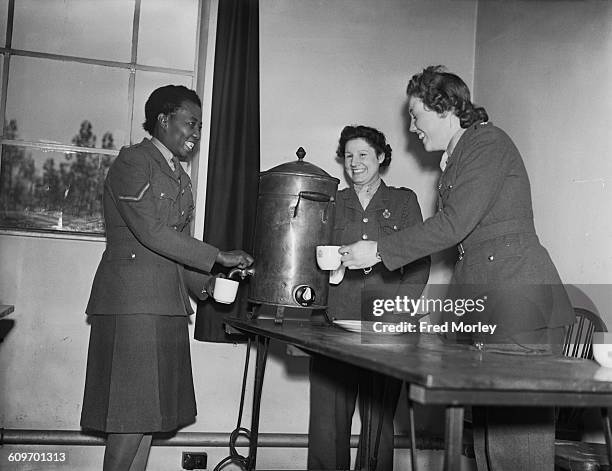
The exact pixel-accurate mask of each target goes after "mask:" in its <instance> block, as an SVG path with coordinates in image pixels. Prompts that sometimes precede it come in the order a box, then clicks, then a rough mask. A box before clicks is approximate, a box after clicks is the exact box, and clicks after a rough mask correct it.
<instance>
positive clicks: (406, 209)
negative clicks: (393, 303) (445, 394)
mask: <svg viewBox="0 0 612 471" xmlns="http://www.w3.org/2000/svg"><path fill="white" fill-rule="evenodd" d="M422 222H423V217H422V215H421V209H420V206H419V203H418V201H417V197H416V195H415V193H414V192H413V191H412V190H409V189H407V188H393V187H388V186H387V185H386V184H385V183H384V182H383V181H381V183H380V186H379V188H378V190H377V191H376V193H375V194H374V196H373V197H372V200H371V201H370V203H369V204H368V206H367V208H366V209H365V210H364V209H363V208H362V206H361V203H360V202H359V199H358V197H357V194H356V193H355V190H354V189H352V188H347V189H344V190H341V191H339V192H338V194H337V198H336V217H335V224H334V244H337V245H343V244H348V243H350V242H354V241H355V240H356V239H362V240H368V239H370V240H377V239H379V238H380V237H382V236H384V235H387V234H392V233H395V232H397V231H400V230H402V229H404V228H406V227H409V226H412V225H414V224H420V223H422ZM429 266H430V260H429V257H424V258H423V259H421V260H418V261H416V262H414V263H412V264H409V265H406V266H404V267H398V269H396V270H394V271H390V270H387V269H386V268H385V267H384V266H382V264H378V265H377V266H375V267H374V268H373V269H372V271H370V272H368V273H367V274H366V273H365V272H364V270H346V272H345V274H344V279H343V280H342V282H341V283H340V284H338V285H331V286H330V291H329V296H328V314H329V316H330V317H332V318H336V319H361V292H362V290H364V289H367V288H376V287H380V286H383V285H384V287H385V292H386V293H396V294H402V295H407V296H411V297H415V298H418V297H419V296H420V295H421V292H422V291H423V288H424V287H425V284H426V283H427V279H428V277H429ZM366 271H367V270H366ZM387 290H388V291H387ZM401 384H402V383H401V381H399V380H397V379H394V378H390V377H388V376H386V375H381V374H377V373H375V372H370V371H368V370H364V369H361V368H358V367H355V366H352V365H349V364H347V363H343V362H340V361H337V360H335V359H332V358H328V357H322V356H316V355H315V356H313V357H312V359H311V367H310V426H309V434H310V436H309V448H308V469H351V466H350V445H349V440H350V434H351V424H352V417H353V413H354V411H355V404H356V399H357V394H358V392H359V397H360V399H359V403H360V407H359V409H360V411H361V417H362V423H364V415H363V411H364V410H367V409H368V407H367V405H369V406H370V407H371V412H372V414H371V418H370V420H371V421H372V423H371V427H370V433H367V431H366V430H364V429H365V428H367V427H363V428H362V431H361V435H360V440H359V443H360V445H359V453H365V450H366V448H370V449H372V446H373V442H374V440H375V434H376V431H377V429H378V419H379V417H381V416H382V430H381V439H380V448H379V453H378V465H377V470H385V469H389V470H390V469H392V468H393V434H394V433H393V417H394V415H395V409H396V407H397V400H398V397H399V394H400V391H401ZM366 465H367V463H365V462H362V461H361V458H360V456H359V454H358V458H357V467H359V466H366Z"/></svg>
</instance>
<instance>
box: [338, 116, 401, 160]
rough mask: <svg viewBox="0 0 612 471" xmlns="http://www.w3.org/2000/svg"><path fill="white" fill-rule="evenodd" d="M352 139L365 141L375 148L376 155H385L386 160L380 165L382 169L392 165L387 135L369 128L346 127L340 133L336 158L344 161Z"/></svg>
mask: <svg viewBox="0 0 612 471" xmlns="http://www.w3.org/2000/svg"><path fill="white" fill-rule="evenodd" d="M352 139H363V140H365V141H366V142H367V143H368V144H369V145H371V146H372V147H373V148H374V151H376V155H377V156H378V155H380V154H384V156H385V158H384V159H383V161H382V162H381V163H380V166H381V167H386V166H387V165H389V164H390V163H391V152H392V149H391V146H390V145H389V144H387V139H386V138H385V135H384V134H383V133H382V132H380V131H379V130H378V129H374V128H371V127H369V126H345V127H344V129H343V130H342V132H341V133H340V140H339V141H338V149H337V150H336V156H338V158H339V159H341V160H344V148H345V147H346V143H347V142H348V141H350V140H352Z"/></svg>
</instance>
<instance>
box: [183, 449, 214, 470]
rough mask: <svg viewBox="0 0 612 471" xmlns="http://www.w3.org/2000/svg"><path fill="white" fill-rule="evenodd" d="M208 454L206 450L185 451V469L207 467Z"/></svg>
mask: <svg viewBox="0 0 612 471" xmlns="http://www.w3.org/2000/svg"><path fill="white" fill-rule="evenodd" d="M207 460H208V455H207V454H206V452H204V451H199V452H194V451H184V452H183V460H182V465H183V469H206V461H207Z"/></svg>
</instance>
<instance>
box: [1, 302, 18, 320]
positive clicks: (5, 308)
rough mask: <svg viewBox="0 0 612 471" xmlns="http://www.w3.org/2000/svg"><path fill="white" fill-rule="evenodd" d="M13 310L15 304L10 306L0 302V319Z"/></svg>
mask: <svg viewBox="0 0 612 471" xmlns="http://www.w3.org/2000/svg"><path fill="white" fill-rule="evenodd" d="M14 310H15V306H12V305H10V304H0V319H2V318H3V317H6V316H8V315H9V314H10V313H11V312H13V311H14Z"/></svg>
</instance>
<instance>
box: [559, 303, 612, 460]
mask: <svg viewBox="0 0 612 471" xmlns="http://www.w3.org/2000/svg"><path fill="white" fill-rule="evenodd" d="M574 312H575V313H576V322H575V323H574V324H573V325H571V326H570V327H569V328H568V330H567V333H566V335H565V341H564V344H563V354H564V355H566V356H568V357H574V358H585V359H589V360H591V359H593V333H594V332H607V331H608V329H607V328H606V324H605V323H604V322H603V320H602V319H601V318H600V317H599V316H597V314H595V313H593V312H591V311H589V310H587V309H583V308H574ZM584 411H585V409H583V408H568V407H566V408H560V409H559V410H558V414H557V439H556V441H555V466H556V467H557V468H558V469H565V470H570V471H596V470H605V469H609V468H610V457H609V456H608V448H607V446H606V445H604V444H601V443H587V442H582V441H580V438H581V434H582V418H583V415H584ZM601 414H602V419H603V424H604V435H605V438H606V443H607V444H610V441H611V440H612V433H611V429H610V418H609V415H608V410H607V409H602V410H601Z"/></svg>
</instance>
